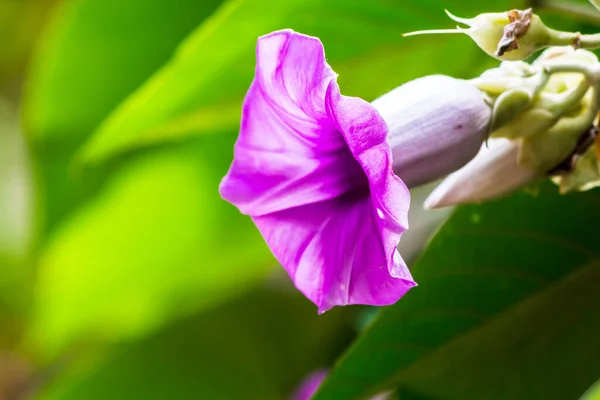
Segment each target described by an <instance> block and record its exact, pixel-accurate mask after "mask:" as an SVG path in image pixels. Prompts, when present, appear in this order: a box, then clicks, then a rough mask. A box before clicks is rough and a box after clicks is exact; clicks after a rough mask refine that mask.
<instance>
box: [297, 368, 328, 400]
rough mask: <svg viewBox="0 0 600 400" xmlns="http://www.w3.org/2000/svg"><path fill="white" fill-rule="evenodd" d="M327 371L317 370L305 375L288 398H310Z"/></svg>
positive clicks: (308, 399)
mask: <svg viewBox="0 0 600 400" xmlns="http://www.w3.org/2000/svg"><path fill="white" fill-rule="evenodd" d="M328 372H329V371H328V370H326V369H322V370H318V371H315V372H313V373H312V374H310V375H309V376H307V377H306V378H305V379H304V380H303V381H302V383H300V386H299V387H298V389H296V391H295V392H294V394H293V395H292V397H291V398H290V400H310V399H312V397H313V395H314V394H315V393H316V392H317V389H318V388H319V386H320V385H321V383H323V380H324V379H325V378H326V377H327V373H328Z"/></svg>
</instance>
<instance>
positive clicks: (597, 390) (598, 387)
mask: <svg viewBox="0 0 600 400" xmlns="http://www.w3.org/2000/svg"><path fill="white" fill-rule="evenodd" d="M581 400H600V381H599V382H596V383H595V384H594V386H592V387H591V388H590V389H589V390H588V391H587V392H585V394H584V395H583V397H581Z"/></svg>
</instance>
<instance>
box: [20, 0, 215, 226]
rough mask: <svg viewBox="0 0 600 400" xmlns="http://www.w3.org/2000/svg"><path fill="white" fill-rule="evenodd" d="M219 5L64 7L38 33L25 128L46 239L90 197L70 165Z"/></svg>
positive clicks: (88, 179) (96, 2)
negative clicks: (103, 124)
mask: <svg viewBox="0 0 600 400" xmlns="http://www.w3.org/2000/svg"><path fill="white" fill-rule="evenodd" d="M220 3H221V0H202V1H197V0H183V1H176V2H173V1H167V0H157V1H152V2H149V1H145V0H128V1H120V0H63V1H62V2H60V3H59V6H58V7H57V8H56V10H54V11H55V12H54V18H52V21H51V23H50V24H49V25H48V27H47V29H45V31H44V32H43V33H42V35H41V38H40V43H39V45H38V51H37V53H36V55H35V57H34V58H33V61H32V65H31V68H30V71H29V75H28V78H27V82H26V83H27V85H26V91H25V92H26V93H25V100H24V125H25V128H26V133H27V134H28V136H29V137H30V139H31V147H32V150H33V151H34V154H35V157H36V162H37V163H38V164H39V169H38V174H39V179H38V180H39V182H40V187H39V190H38V193H39V195H40V197H41V198H42V199H43V201H42V202H40V204H41V205H42V207H43V209H41V210H40V215H39V219H40V220H42V221H43V222H44V223H45V226H44V228H45V231H49V230H52V229H53V228H54V227H55V226H56V224H57V223H58V222H59V221H60V220H61V219H62V218H63V217H64V216H66V215H68V214H69V213H70V212H72V211H73V210H74V209H75V208H76V207H78V206H79V205H80V204H81V203H83V202H84V201H85V200H87V199H88V198H89V197H91V195H93V193H95V191H96V190H97V188H98V186H99V183H100V181H101V180H102V179H101V177H102V175H103V174H99V176H80V175H77V174H76V173H75V172H74V171H73V169H72V168H71V165H70V164H71V158H72V156H73V154H74V153H75V151H76V149H77V148H78V147H79V145H80V144H81V143H82V141H83V140H85V138H86V137H87V136H89V134H90V133H91V132H92V131H93V130H94V129H95V128H96V126H97V125H98V124H99V123H100V122H101V121H102V119H104V117H105V116H106V115H107V114H108V113H109V112H110V111H111V110H112V109H114V108H115V107H116V106H117V105H118V104H119V103H120V102H121V101H122V100H123V99H124V98H125V97H127V96H128V95H129V93H130V92H132V91H134V90H135V89H137V88H138V87H139V86H140V85H141V84H142V83H143V82H144V81H145V80H146V79H147V78H148V77H149V76H151V75H152V74H153V73H154V72H155V71H156V70H157V69H158V68H159V67H161V66H162V65H163V64H164V63H165V62H166V61H167V60H168V59H169V58H170V57H171V56H172V54H173V51H174V50H175V48H176V47H177V45H178V44H179V42H180V41H181V40H182V39H183V38H184V37H186V36H187V35H188V34H189V33H190V32H191V31H192V30H193V29H194V28H195V27H196V26H197V25H198V24H199V23H201V22H202V20H203V19H205V18H206V17H207V16H209V15H210V14H211V13H212V12H213V10H214V9H215V8H216V7H218V5H219V4H220Z"/></svg>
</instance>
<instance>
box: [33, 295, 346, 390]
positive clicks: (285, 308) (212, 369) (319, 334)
mask: <svg viewBox="0 0 600 400" xmlns="http://www.w3.org/2000/svg"><path fill="white" fill-rule="evenodd" d="M349 311H350V310H349V309H338V310H334V311H332V312H330V313H327V314H326V315H323V316H319V315H317V313H316V312H315V309H314V307H312V305H309V304H308V302H306V301H305V299H303V298H302V297H301V296H300V295H299V294H298V293H296V292H287V291H286V292H283V291H278V290H273V289H271V290H263V291H260V292H258V291H255V292H252V293H250V294H249V295H247V296H243V297H239V298H237V299H236V300H235V301H234V302H230V303H229V304H226V305H224V306H221V307H218V308H216V309H214V310H212V311H210V312H208V313H206V314H202V315H198V316H195V317H193V318H188V319H186V320H184V321H181V322H178V323H177V324H175V325H173V326H170V327H168V328H166V329H164V330H162V331H161V332H159V333H157V334H156V335H153V336H152V337H150V338H147V339H144V340H143V341H141V342H138V343H134V344H127V345H123V346H120V347H119V349H118V350H117V351H116V352H115V354H113V356H112V357H110V358H109V359H108V360H107V361H106V362H104V363H101V364H100V365H92V367H91V368H88V369H87V371H85V370H83V371H82V370H80V371H77V372H76V373H74V374H64V375H62V376H60V377H59V378H57V381H56V382H55V383H54V384H53V385H51V386H50V388H49V390H47V391H46V393H42V394H41V395H39V396H37V397H36V398H37V399H38V400H52V399H61V400H70V399H77V400H79V399H86V400H95V399H98V400H100V399H102V400H104V399H111V400H120V399H123V400H131V399H144V400H159V399H161V400H166V399H219V400H228V399H231V400H245V399H248V400H251V399H255V400H269V399H272V400H275V399H282V400H283V399H285V398H287V396H288V394H289V393H290V392H291V391H292V390H293V389H294V387H295V386H296V385H297V384H298V383H299V382H300V381H301V379H302V378H303V377H304V376H306V375H307V374H308V373H310V372H312V370H314V369H316V368H321V367H323V366H326V365H328V364H329V363H330V362H331V361H332V360H333V359H334V357H335V356H336V355H337V354H338V353H339V352H340V351H341V350H342V349H343V347H344V346H345V345H346V344H347V343H348V341H349V340H350V338H351V335H352V330H351V329H350V328H349V325H348V324H346V323H345V322H344V321H345V319H346V317H347V316H348V312H349Z"/></svg>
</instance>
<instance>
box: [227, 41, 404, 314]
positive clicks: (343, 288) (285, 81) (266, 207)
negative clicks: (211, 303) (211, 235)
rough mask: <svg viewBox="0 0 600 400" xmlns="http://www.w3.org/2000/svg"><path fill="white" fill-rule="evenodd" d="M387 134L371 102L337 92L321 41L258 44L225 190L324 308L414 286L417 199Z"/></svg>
mask: <svg viewBox="0 0 600 400" xmlns="http://www.w3.org/2000/svg"><path fill="white" fill-rule="evenodd" d="M387 133H388V131H387V126H386V124H385V122H384V121H383V119H382V118H381V116H380V115H379V114H378V113H377V111H376V110H375V109H374V108H373V107H372V106H371V105H370V104H369V103H367V102H365V101H363V100H361V99H358V98H353V97H345V96H342V95H341V94H340V92H339V87H338V85H337V83H336V81H335V74H334V73H333V71H332V70H331V68H330V67H329V65H327V63H326V62H325V57H324V53H323V47H322V45H321V42H320V41H319V40H318V39H316V38H312V37H308V36H304V35H300V34H297V33H294V32H292V31H289V30H286V31H280V32H275V33H273V34H270V35H268V36H265V37H262V38H260V39H259V41H258V50H257V68H256V78H255V80H254V82H253V83H252V86H251V88H250V90H249V91H248V94H247V96H246V100H245V103H244V110H243V118H242V126H241V130H240V136H239V138H238V142H237V143H236V147H235V157H234V161H233V164H232V166H231V169H230V171H229V173H228V174H227V176H226V177H225V178H224V179H223V182H222V183H221V188H220V189H221V194H222V196H223V197H224V198H225V199H226V200H228V201H230V202H231V203H233V204H235V205H236V206H237V207H238V208H239V209H240V211H242V212H243V213H246V214H249V215H250V216H251V217H252V219H253V220H254V222H255V223H256V225H257V226H258V228H259V230H260V231H261V233H262V234H263V236H264V238H265V240H266V242H267V244H268V245H269V247H270V248H271V250H272V252H273V254H274V255H275V257H276V258H277V259H278V260H279V262H280V263H281V264H282V265H283V267H284V268H285V269H286V270H287V272H288V274H289V275H290V277H291V278H292V280H293V281H294V284H295V285H296V287H297V288H298V289H299V290H300V291H301V292H302V293H304V294H305V295H306V296H307V297H308V298H309V299H310V300H311V301H313V302H314V303H315V304H316V305H317V306H318V307H319V311H320V312H323V311H326V310H328V309H330V308H331V307H333V306H336V305H345V304H370V305H388V304H392V303H394V302H396V301H397V300H398V299H399V298H400V297H401V296H402V295H404V293H406V292H407V291H408V290H409V289H410V288H411V287H413V286H415V283H414V281H413V280H412V277H411V275H410V273H409V271H408V269H407V268H406V265H405V264H404V262H403V260H402V258H401V257H400V254H399V253H398V251H397V250H396V246H397V245H398V242H399V241H400V236H401V234H402V232H404V231H405V230H406V228H407V227H408V218H407V214H408V208H409V204H410V194H409V192H408V189H407V188H406V186H405V185H404V183H403V182H402V181H401V180H400V179H399V178H398V177H397V176H396V175H394V173H393V172H392V162H391V151H390V148H389V145H388V144H387V142H386V136H387Z"/></svg>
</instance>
